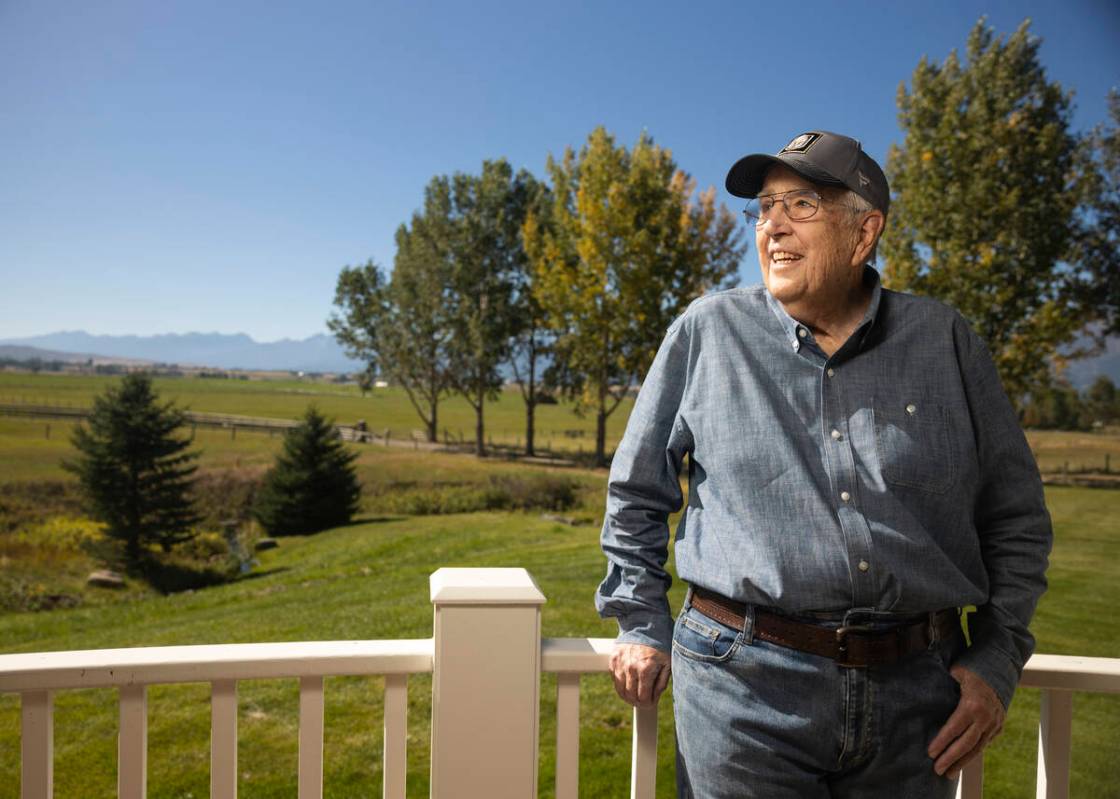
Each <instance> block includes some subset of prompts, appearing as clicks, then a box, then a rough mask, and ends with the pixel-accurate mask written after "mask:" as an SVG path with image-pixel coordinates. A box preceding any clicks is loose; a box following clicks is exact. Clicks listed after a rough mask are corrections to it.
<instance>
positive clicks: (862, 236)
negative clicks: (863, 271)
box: [852, 211, 887, 264]
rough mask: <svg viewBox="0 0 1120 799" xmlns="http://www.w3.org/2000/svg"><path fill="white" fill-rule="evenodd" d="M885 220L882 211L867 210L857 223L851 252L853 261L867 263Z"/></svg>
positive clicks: (881, 232)
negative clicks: (857, 226) (853, 246)
mask: <svg viewBox="0 0 1120 799" xmlns="http://www.w3.org/2000/svg"><path fill="white" fill-rule="evenodd" d="M886 221H887V220H886V217H884V216H883V212H882V211H867V212H866V213H865V214H864V217H863V221H861V222H860V223H859V229H858V230H857V231H856V233H857V236H856V249H855V252H853V253H852V256H853V258H852V262H853V263H856V264H865V263H867V261H868V259H869V258H870V257H871V252H872V251H873V250H874V249H875V245H876V243H878V241H879V237H880V236H881V235H882V234H883V226H884V225H885V224H886Z"/></svg>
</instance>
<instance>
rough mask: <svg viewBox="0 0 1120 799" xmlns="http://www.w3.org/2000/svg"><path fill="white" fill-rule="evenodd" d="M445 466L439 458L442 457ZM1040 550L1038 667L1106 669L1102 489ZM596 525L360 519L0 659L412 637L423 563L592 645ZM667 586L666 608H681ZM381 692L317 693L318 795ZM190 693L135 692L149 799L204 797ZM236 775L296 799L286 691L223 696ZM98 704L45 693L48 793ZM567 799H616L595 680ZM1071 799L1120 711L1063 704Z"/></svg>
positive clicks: (366, 767) (34, 623) (78, 777)
mask: <svg viewBox="0 0 1120 799" xmlns="http://www.w3.org/2000/svg"><path fill="white" fill-rule="evenodd" d="M449 457H450V456H449ZM1047 496H1048V501H1049V504H1050V508H1051V511H1052V514H1053V516H1054V520H1055V525H1056V531H1057V537H1056V545H1055V550H1054V554H1053V558H1052V566H1051V570H1050V583H1051V588H1050V591H1049V592H1048V593H1047V595H1046V597H1045V598H1044V599H1043V601H1042V603H1041V605H1040V607H1039V611H1038V615H1037V618H1036V621H1035V624H1034V630H1035V633H1036V635H1037V637H1038V641H1039V646H1038V650H1039V651H1040V652H1050V653H1058V654H1081V655H1094V656H1109V657H1117V656H1120V651H1118V649H1120V647H1118V644H1117V641H1120V622H1118V621H1117V618H1116V615H1115V614H1114V613H1113V612H1112V609H1113V608H1114V607H1116V605H1117V603H1118V602H1120V581H1117V580H1116V579H1115V568H1114V564H1115V563H1116V562H1117V560H1118V559H1120V539H1118V537H1117V535H1116V526H1115V519H1116V518H1117V515H1118V511H1120V494H1118V493H1116V492H1112V491H1100V490H1092V489H1079V488H1053V489H1050V490H1049V491H1048V492H1047ZM597 538H598V529H597V528H596V527H595V526H586V527H569V526H566V525H561V524H557V523H554V522H549V521H545V520H543V519H541V518H539V517H537V516H535V515H527V514H515V513H486V514H464V515H454V516H440V517H412V518H407V517H396V518H385V519H374V520H368V521H365V522H362V523H359V524H355V525H352V526H349V527H345V528H339V529H335V530H331V531H328V532H326V533H323V534H320V535H318V536H314V537H307V538H291V539H284V540H283V542H282V545H281V547H280V548H279V549H277V550H273V551H270V552H266V553H263V554H262V556H261V561H262V562H261V565H260V568H259V569H258V570H257V573H256V574H254V575H253V576H252V577H251V578H250V579H244V580H241V581H239V582H237V583H233V584H230V585H225V586H221V587H218V588H212V589H207V590H204V591H198V592H195V593H190V594H179V595H173V596H168V597H159V598H147V599H141V600H136V601H129V602H119V603H115V604H111V605H105V606H101V607H80V608H76V609H72V610H58V611H52V612H49V613H21V614H9V615H7V616H3V617H0V651H3V652H28V651H50V650H63V649H86V648H102V647H117V646H156V645H167V644H188V643H191V644H194V643H227V642H229V643H232V642H244V641H294V640H330V639H350V638H412V637H427V636H429V635H430V634H431V607H430V604H429V603H428V575H429V574H430V573H431V572H432V571H434V570H435V569H436V568H439V567H440V566H523V567H525V568H527V569H529V571H530V572H531V573H532V574H533V576H534V577H535V578H536V579H537V581H538V583H539V584H540V586H541V588H542V590H543V591H544V593H545V595H546V596H547V597H548V603H547V604H546V605H545V606H544V609H543V630H544V635H545V636H597V637H610V636H612V635H613V633H614V629H613V625H612V624H611V623H609V622H604V621H601V620H599V619H598V618H597V617H596V616H595V613H594V611H593V609H592V606H591V596H592V593H593V591H594V588H595V586H596V584H597V582H598V580H599V578H600V576H601V574H602V572H603V561H602V557H601V555H600V554H599V551H598V546H597ZM682 599H683V597H682V595H681V587H680V586H679V585H675V586H674V589H673V592H672V596H671V601H672V602H673V604H674V606H679V604H680V602H681V600H682ZM430 689H431V681H430V678H428V677H416V678H413V679H412V680H411V681H410V706H409V714H410V715H409V769H410V774H409V795H410V796H423V795H426V793H427V756H428V734H429V731H428V721H429V716H430ZM380 691H381V680H380V679H377V678H369V679H364V678H363V679H359V678H332V679H329V680H328V682H327V739H326V743H325V751H326V768H325V771H326V778H325V781H326V790H327V795H328V796H337V797H351V796H362V795H373V794H375V793H376V792H377V790H379V788H378V786H379V784H380V746H381V742H380V732H379V729H380V713H381V694H380ZM554 693H555V681H554V680H552V679H549V678H547V677H546V678H545V685H544V688H543V690H542V710H541V718H542V731H541V749H542V759H541V771H540V779H541V795H542V796H551V795H552V780H553V778H554V754H553V753H554V730H555V722H554V713H555V706H554ZM207 702H208V691H207V688H206V687H205V686H198V685H183V686H166V687H156V688H153V689H152V690H151V692H150V699H149V718H150V720H151V722H150V724H151V729H150V733H149V735H150V747H149V749H150V753H151V754H150V765H149V784H150V795H151V796H153V797H182V796H188V795H193V796H204V795H206V792H207V790H208V789H207V784H208V782H207V781H208V772H207V768H208V767H207V762H208V760H207V758H208V724H209V717H208V712H207ZM670 702H671V699H670V700H669V701H665V702H664V703H663V704H662V718H661V735H660V743H659V776H658V780H659V788H658V795H659V796H663V797H670V796H672V795H673V787H672V785H673V781H672V747H673V743H672V728H671V713H670V709H671V704H670ZM240 706H241V710H240V740H241V743H240V774H241V795H242V796H245V797H272V796H276V797H280V796H295V788H294V785H295V783H294V775H295V764H296V723H297V721H296V720H297V706H298V693H297V688H296V683H295V681H294V680H278V681H251V682H246V683H242V684H241V686H240ZM116 712H117V711H116V700H115V693H114V692H112V691H103V690H91V691H69V692H62V693H60V694H59V695H58V696H57V698H56V714H57V715H56V721H55V739H56V745H55V746H56V759H55V762H56V776H55V785H56V796H59V797H84V796H101V795H111V794H112V791H113V784H114V780H115V738H114V736H115V729H116ZM581 713H582V733H581V735H582V738H581V786H582V795H584V796H593V797H616V796H620V795H625V793H626V784H627V780H628V771H629V718H630V715H629V712H628V708H626V707H625V706H624V705H623V704H622V703H621V701H619V700H617V699H616V698H615V697H614V695H613V689H612V688H611V686H610V684H609V681H608V680H607V678H606V677H605V676H603V675H596V676H590V677H585V678H584V681H583V689H582V696H581ZM1074 713H1075V718H1074V748H1073V764H1074V778H1073V785H1072V795H1073V796H1085V797H1106V796H1115V795H1117V794H1116V785H1118V784H1120V764H1118V762H1117V759H1116V757H1115V752H1116V751H1120V697H1117V696H1096V695H1088V694H1078V695H1077V697H1076V699H1075V704H1074ZM1037 716H1038V697H1037V693H1036V692H1034V691H1027V690H1024V691H1021V692H1020V693H1019V694H1018V695H1017V697H1016V700H1015V703H1014V705H1013V706H1012V709H1011V713H1010V717H1009V719H1008V723H1007V726H1006V729H1005V732H1004V734H1003V736H1002V737H1001V738H999V739H998V740H997V742H996V743H995V744H994V745H993V747H992V749H991V750H990V753H989V756H988V758H987V762H986V783H987V784H986V793H985V795H986V796H987V797H1008V798H1009V799H1010V798H1011V797H1020V796H1028V795H1031V794H1032V792H1033V785H1034V779H1035V778H1034V763H1035V751H1036V738H1035V736H1036V733H1035V725H1036V724H1037ZM18 728H19V713H18V702H17V701H16V699H15V698H14V697H12V696H5V697H3V698H2V699H0V797H5V798H6V797H15V796H17V795H18V789H17V787H16V786H17V782H18V768H19V764H18V752H19V746H18Z"/></svg>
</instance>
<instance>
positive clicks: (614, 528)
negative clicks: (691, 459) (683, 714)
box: [595, 313, 691, 651]
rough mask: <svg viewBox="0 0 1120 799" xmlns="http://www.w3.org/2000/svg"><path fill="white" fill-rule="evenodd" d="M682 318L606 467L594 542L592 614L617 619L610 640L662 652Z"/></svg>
mask: <svg viewBox="0 0 1120 799" xmlns="http://www.w3.org/2000/svg"><path fill="white" fill-rule="evenodd" d="M686 317H687V313H686V315H685V316H684V317H681V318H679V319H677V320H676V321H675V322H674V323H673V324H672V325H671V326H670V327H669V330H668V332H667V333H666V335H665V338H664V340H663V341H662V342H661V346H660V348H659V349H658V351H657V356H656V357H655V358H654V361H653V365H652V366H651V367H650V369H649V373H648V374H647V375H646V379H645V381H644V382H643V384H642V388H641V390H640V391H639V393H638V399H637V401H636V402H635V403H634V408H633V410H632V411H631V413H630V419H629V421H628V422H627V425H626V432H625V433H624V434H623V437H622V441H621V443H620V444H619V446H618V449H617V451H616V452H615V454H614V458H613V460H612V462H611V471H610V478H609V481H608V485H607V508H606V516H605V518H604V520H603V532H602V537H601V542H602V547H603V552H604V554H605V555H606V556H607V576H606V578H605V579H604V580H603V582H602V583H601V584H600V585H599V589H598V591H597V592H596V595H595V606H596V608H597V609H598V611H599V615H600V616H603V617H612V616H613V617H615V618H617V619H618V625H619V636H618V641H619V642H622V643H635V644H646V645H648V646H653V647H656V648H658V649H661V650H664V651H669V649H670V647H671V645H672V636H673V618H672V614H671V613H670V612H669V603H668V600H667V599H666V592H667V591H668V589H669V585H670V582H671V578H670V577H669V574H668V572H666V571H665V561H666V559H667V558H668V546H669V525H668V519H669V514H670V513H673V512H676V511H678V510H680V507H681V504H682V502H683V495H682V491H681V486H680V470H681V464H682V462H683V460H684V455H685V453H686V452H688V451H689V449H690V448H691V435H690V433H689V431H688V429H687V426H686V425H685V424H684V422H683V421H682V420H681V418H680V414H679V409H680V404H681V398H682V396H683V394H684V392H685V390H686V385H687V382H688V374H689V369H688V364H689V350H690V337H689V335H688V331H687V324H686Z"/></svg>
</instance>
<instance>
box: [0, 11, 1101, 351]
mask: <svg viewBox="0 0 1120 799" xmlns="http://www.w3.org/2000/svg"><path fill="white" fill-rule="evenodd" d="M981 15H987V16H988V21H989V23H990V24H991V25H992V26H994V28H995V29H996V31H997V32H1000V33H1010V32H1011V31H1013V30H1014V29H1015V28H1016V27H1017V25H1018V24H1019V23H1020V22H1021V21H1022V20H1023V19H1024V18H1026V17H1030V18H1031V19H1032V27H1031V30H1032V32H1033V33H1034V34H1035V35H1036V36H1039V37H1041V39H1042V40H1043V44H1042V49H1041V54H1042V62H1043V64H1044V65H1045V67H1046V69H1047V73H1048V75H1049V77H1050V78H1051V79H1053V80H1057V81H1059V82H1061V83H1062V84H1063V86H1065V87H1066V88H1071V89H1074V90H1075V91H1076V100H1075V102H1076V109H1077V110H1076V113H1075V115H1074V127H1075V128H1077V129H1085V128H1088V127H1091V126H1092V125H1093V124H1095V123H1097V122H1100V121H1103V120H1104V119H1105V118H1106V105H1105V95H1106V93H1107V91H1108V89H1109V88H1110V87H1113V86H1120V46H1117V43H1118V42H1120V5H1118V4H1116V3H1115V2H1114V0H1071V1H1070V2H1066V3H1062V4H1058V3H1053V2H1047V3H1036V2H1029V3H1026V2H1025V3H1011V2H987V3H974V2H940V3H924V4H916V3H905V2H903V3H888V2H886V0H883V1H882V2H859V1H858V0H852V1H849V2H834V3H824V2H820V3H818V2H800V3H792V2H786V3H755V2H749V3H748V2H697V3H692V4H688V5H687V6H686V4H684V3H667V2H666V3H661V2H643V3H636V2H635V3H627V2H612V1H610V0H608V1H607V2H604V1H603V0H600V2H588V3H565V4H537V3H515V2H508V3H498V2H486V0H476V1H475V2H471V3H451V2H447V3H431V2H408V3H406V2H345V3H326V2H321V3H302V4H294V3H282V2H275V0H272V1H270V2H257V1H256V0H252V1H250V2H232V3H231V2H228V1H227V0H223V1H222V2H216V1H214V0H147V1H146V2H142V1H141V0H118V1H116V2H114V1H113V0H104V1H103V2H96V1H95V2H82V1H81V0H72V1H71V2H55V1H54V0H0V339H3V338H15V337H22V336H29V335H36V334H42V333H48V332H53V331H58V330H76V329H84V330H87V331H89V332H91V333H98V334H124V333H135V334H141V335H147V334H156V333H171V332H178V333H185V332H189V331H205V332H210V331H218V332H223V333H234V332H245V333H248V334H249V335H251V336H253V337H254V338H255V339H257V340H258V341H272V340H276V339H280V338H285V337H291V338H303V337H305V336H309V335H312V334H314V333H317V332H323V331H325V324H324V320H325V319H326V317H327V316H328V315H329V314H330V312H331V303H332V301H333V296H334V284H335V279H336V277H337V275H338V271H339V269H340V268H341V267H342V266H343V265H346V264H357V263H360V262H364V261H365V260H366V259H367V258H371V257H372V258H373V259H374V260H376V261H377V262H379V263H380V264H382V265H383V266H385V267H391V265H392V260H393V252H394V248H393V232H394V231H395V229H396V228H397V226H398V225H399V224H401V223H402V222H404V221H406V220H407V219H408V218H409V216H410V215H411V213H412V211H413V210H414V209H415V208H416V207H417V206H418V205H419V203H420V201H421V198H422V193H423V188H424V185H425V184H426V183H427V182H428V180H429V179H430V178H431V177H432V176H433V175H436V174H445V173H452V172H455V171H477V170H478V169H479V167H480V165H481V162H482V160H483V159H485V158H495V157H499V156H505V157H507V158H508V159H509V160H510V161H511V162H512V163H513V164H514V166H515V167H522V166H523V167H526V168H528V169H529V170H531V171H532V172H534V173H535V174H537V175H538V176H543V175H544V163H545V159H546V157H547V155H548V154H549V153H553V154H559V153H561V152H562V150H563V148H564V147H565V146H566V145H572V146H575V147H578V146H579V145H580V144H581V143H582V142H583V141H584V139H585V138H586V136H587V134H588V133H589V132H590V131H591V130H592V129H593V128H594V127H595V126H596V125H600V124H601V125H605V126H606V127H607V128H608V129H609V130H610V131H611V132H613V133H614V134H615V135H616V136H617V138H618V140H619V141H621V142H624V143H626V144H628V145H629V144H632V143H633V142H634V141H635V140H636V139H637V137H638V135H639V134H640V133H641V131H642V130H643V129H644V130H647V131H648V132H649V133H650V134H652V136H653V137H654V139H655V140H656V141H658V142H659V143H660V144H663V145H665V146H668V147H669V148H671V149H672V150H673V153H674V155H675V157H676V160H677V162H678V164H679V165H680V166H681V167H682V168H684V169H685V170H687V171H688V172H690V173H691V174H692V175H693V176H694V177H695V178H696V179H697V181H698V182H699V184H700V186H701V187H704V186H709V185H715V186H717V187H718V188H719V190H720V192H721V196H722V198H723V199H724V201H725V202H727V203H728V205H729V206H731V207H732V208H737V207H738V201H736V200H735V198H733V197H729V196H728V195H727V194H726V193H725V192H723V178H724V176H725V174H726V171H727V168H728V167H729V166H730V164H731V163H733V162H734V161H735V160H736V159H737V158H738V157H739V156H741V155H744V154H746V153H748V152H758V151H776V150H777V149H778V148H780V147H781V146H782V145H783V144H784V143H785V142H786V141H787V140H788V139H790V138H791V137H792V136H793V135H794V134H796V133H799V132H801V131H802V130H805V129H810V128H825V129H831V130H836V131H840V132H844V133H848V134H850V135H853V136H855V137H857V138H859V139H861V140H862V141H863V143H864V147H865V149H866V150H867V151H868V152H870V153H871V154H872V155H873V156H874V157H876V158H878V159H880V160H885V156H886V152H887V148H888V147H889V145H890V143H891V142H892V141H899V140H900V139H901V134H900V132H899V129H898V125H897V117H896V106H895V95H896V91H897V89H898V85H899V83H900V82H902V81H905V80H908V79H909V76H910V74H911V73H912V72H913V69H914V67H915V65H916V64H917V62H918V59H919V58H920V57H921V56H922V55H923V54H924V55H927V56H928V57H929V58H930V59H931V60H934V61H937V62H940V61H941V60H943V59H944V57H945V56H946V55H947V54H948V53H949V51H950V50H951V49H953V48H958V49H959V50H962V51H963V49H964V45H965V39H966V36H967V34H968V31H969V30H970V29H971V27H972V26H973V25H974V24H975V22H976V20H977V19H978V18H979V17H980V16H981ZM756 273H757V265H756V262H755V256H754V253H753V252H751V253H749V254H748V256H747V258H746V259H745V261H744V264H743V269H742V275H743V280H744V282H747V283H750V282H756V281H757V278H756Z"/></svg>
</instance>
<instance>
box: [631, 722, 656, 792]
mask: <svg viewBox="0 0 1120 799" xmlns="http://www.w3.org/2000/svg"><path fill="white" fill-rule="evenodd" d="M656 788H657V705H650V706H649V707H636V708H634V748H633V753H632V757H631V759H630V799H653V795H654V791H655V790H656Z"/></svg>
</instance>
